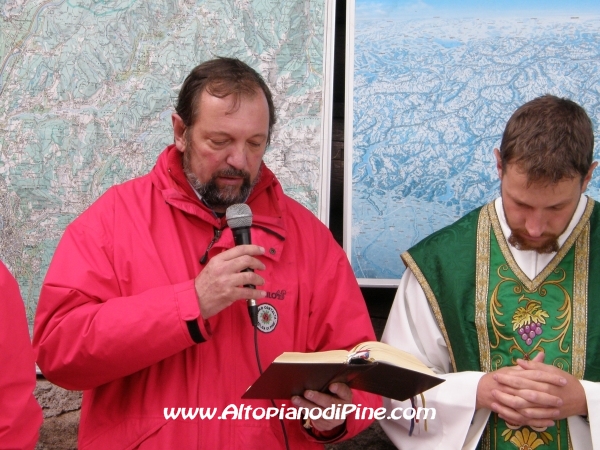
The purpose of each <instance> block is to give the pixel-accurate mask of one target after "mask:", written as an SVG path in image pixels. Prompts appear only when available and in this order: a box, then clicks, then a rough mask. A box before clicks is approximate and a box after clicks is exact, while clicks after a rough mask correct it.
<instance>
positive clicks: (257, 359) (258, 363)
mask: <svg viewBox="0 0 600 450" xmlns="http://www.w3.org/2000/svg"><path fill="white" fill-rule="evenodd" d="M253 328H254V350H255V352H256V364H257V365H258V371H259V372H260V374H261V375H262V374H263V370H262V365H261V364H260V356H259V354H258V326H257V325H254V327H253ZM270 400H271V404H272V405H273V407H274V408H277V405H276V404H275V401H274V400H273V399H270ZM279 423H280V424H281V429H282V430H283V439H284V440H285V448H286V450H290V443H289V442H288V437H287V431H285V423H284V422H283V419H279Z"/></svg>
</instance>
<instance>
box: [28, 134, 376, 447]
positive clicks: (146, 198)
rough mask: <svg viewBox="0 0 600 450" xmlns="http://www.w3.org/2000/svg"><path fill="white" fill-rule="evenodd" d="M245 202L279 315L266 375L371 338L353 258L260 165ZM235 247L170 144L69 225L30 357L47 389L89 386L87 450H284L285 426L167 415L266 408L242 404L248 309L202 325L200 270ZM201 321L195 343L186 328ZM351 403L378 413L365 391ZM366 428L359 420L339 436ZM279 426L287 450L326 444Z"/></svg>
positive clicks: (247, 371) (248, 379)
mask: <svg viewBox="0 0 600 450" xmlns="http://www.w3.org/2000/svg"><path fill="white" fill-rule="evenodd" d="M247 203H248V205H249V206H250V208H251V209H252V211H253V224H252V242H253V243H254V244H258V245H261V246H263V247H264V248H265V249H266V252H265V255H264V256H262V257H261V258H262V261H263V263H264V264H265V265H266V270H264V271H261V272H260V275H261V276H262V277H263V278H264V279H265V280H266V283H265V284H264V285H263V286H261V289H263V290H266V291H267V292H268V297H267V298H265V299H262V300H260V301H259V302H258V303H259V305H261V304H264V303H268V304H269V305H271V306H272V308H273V310H274V311H275V312H276V314H273V315H276V317H277V322H276V324H275V326H274V329H272V330H271V331H269V332H259V333H258V342H259V352H260V359H261V364H262V367H263V369H264V368H266V367H267V366H268V365H269V363H271V361H273V359H275V358H276V357H277V356H279V355H280V354H281V353H282V352H284V351H300V352H314V351H320V350H328V349H340V348H346V349H349V348H351V347H352V346H354V345H355V344H356V343H358V342H361V341H364V340H372V339H374V334H373V329H372V326H371V323H370V319H369V316H368V314H367V310H366V308H365V305H364V301H363V299H362V296H361V293H360V289H359V287H358V285H357V283H356V280H355V278H354V275H353V273H352V270H351V268H350V266H349V264H348V261H347V258H346V256H345V254H344V253H343V251H342V250H341V248H340V247H339V246H338V245H337V243H336V242H335V241H334V240H333V238H332V237H331V234H330V232H329V230H328V229H327V228H326V227H325V226H324V225H323V224H322V223H321V222H319V221H318V220H317V219H316V218H315V217H314V216H313V214H311V213H310V212H309V211H308V210H306V209H305V208H304V207H303V206H301V205H300V204H298V203H297V202H295V201H294V200H292V199H290V198H289V197H287V196H286V195H284V193H283V191H282V189H281V186H280V185H279V182H278V181H277V179H276V178H275V176H274V175H273V174H272V173H271V171H269V170H268V169H267V168H266V167H265V166H264V165H263V170H262V175H261V179H260V180H259V182H258V184H257V185H256V186H255V188H254V189H253V192H252V194H251V196H250V198H249V199H248V201H247ZM219 230H222V232H221V231H219ZM216 234H220V237H219V238H218V240H217V241H216V242H215V243H214V245H212V247H210V245H209V244H210V242H211V240H213V237H214V236H215V235H216ZM233 245H234V243H233V237H232V233H231V230H230V229H229V228H227V227H226V221H225V219H219V218H217V217H215V215H214V214H213V213H212V211H210V210H209V209H208V208H206V207H205V206H204V205H203V204H202V202H200V201H199V200H198V198H197V197H196V196H195V194H194V192H193V191H192V189H191V188H190V186H189V184H188V183H187V180H186V179H185V176H184V174H183V170H182V168H181V153H180V152H178V151H177V150H176V148H175V147H174V146H169V147H168V148H167V149H166V150H165V151H164V152H163V153H162V154H161V155H160V156H159V158H158V161H157V164H156V166H155V167H154V169H153V170H152V171H151V172H150V174H148V175H146V176H143V177H141V178H138V179H135V180H132V181H129V182H127V183H124V184H122V185H119V186H116V187H113V188H111V189H109V190H108V191H107V192H106V193H105V194H104V195H103V196H102V197H101V198H100V199H99V200H98V201H96V202H95V203H94V204H93V205H92V206H91V207H90V208H89V209H88V210H87V211H85V212H84V213H83V214H82V215H81V216H80V217H79V218H78V219H76V220H75V221H74V222H73V223H72V224H71V225H69V226H68V227H67V229H66V231H65V234H64V236H63V238H62V239H61V241H60V244H59V245H58V248H57V250H56V253H55V255H54V258H53V260H52V263H51V265H50V268H49V270H48V274H47V276H46V279H45V281H44V285H43V287H42V292H41V297H40V301H39V306H38V310H37V314H36V320H35V333H34V347H35V348H36V349H37V350H38V352H39V360H38V364H39V366H40V368H41V369H42V371H43V373H44V375H45V376H46V377H47V378H48V379H49V380H50V381H52V382H54V383H56V384H58V385H60V386H63V387H65V388H68V389H77V390H85V392H84V395H83V404H82V411H81V423H80V427H79V448H80V449H96V448H97V449H107V448H110V449H121V448H122V449H131V448H140V449H167V448H178V449H197V448H208V449H234V448H244V449H253V448H269V449H271V448H283V447H284V439H283V432H282V429H281V424H280V423H279V420H277V419H271V420H253V419H249V420H245V419H243V418H242V419H232V418H228V419H225V420H217V419H216V418H214V419H212V420H208V419H204V420H200V419H199V418H196V419H182V418H181V417H179V418H178V419H177V420H167V419H165V415H164V410H165V408H168V409H169V410H170V408H179V407H182V408H183V407H185V408H196V407H202V408H211V409H212V408H217V411H218V412H219V413H220V412H222V411H223V410H225V408H226V407H227V406H228V405H230V404H234V405H242V404H244V405H251V406H252V407H254V408H256V407H263V408H267V407H270V406H272V405H271V403H270V401H265V400H250V401H248V400H244V401H243V400H241V398H240V397H241V396H242V394H243V393H244V392H245V391H246V389H247V388H248V387H249V386H250V385H251V384H252V383H253V382H254V381H255V380H256V378H257V377H258V376H259V371H258V368H257V362H256V356H255V349H254V341H253V328H252V326H251V324H250V320H249V317H248V312H247V309H246V302H245V301H239V302H235V303H234V304H233V305H231V306H230V307H228V308H226V309H225V310H223V311H221V312H220V313H218V314H217V315H215V316H213V317H211V318H209V319H208V320H203V319H202V318H201V317H200V311H199V306H198V300H197V298H196V292H195V289H194V278H195V277H196V276H197V274H198V273H199V272H200V271H201V270H202V268H203V265H202V264H201V263H200V262H199V261H200V259H201V258H202V256H203V255H204V254H205V252H207V249H208V256H209V258H210V257H212V256H214V255H216V254H218V253H220V252H222V251H224V250H226V249H229V248H231V247H233ZM273 310H271V311H273ZM196 319H197V323H198V326H199V329H200V333H201V337H200V336H198V338H199V340H201V341H202V342H200V343H198V344H197V343H195V342H194V340H193V339H192V337H191V335H190V331H189V330H188V324H187V322H189V321H194V320H196ZM354 402H355V403H361V404H362V405H363V406H370V407H374V408H376V407H379V406H380V404H381V400H380V398H379V397H377V396H373V395H370V394H365V393H363V392H359V391H355V392H354ZM276 403H277V404H278V405H281V404H286V408H287V407H289V406H291V404H290V402H289V401H276ZM231 408H232V407H230V409H229V411H231ZM217 415H218V414H217ZM230 417H231V416H230ZM370 422H371V421H369V420H355V419H354V415H352V416H351V418H350V419H349V420H348V422H347V430H348V433H347V434H346V436H345V437H350V436H353V435H355V434H356V433H358V432H359V431H361V430H362V429H364V428H365V427H366V426H368V425H369V423H370ZM285 426H286V431H287V435H288V439H289V441H290V448H292V449H294V448H313V447H315V448H321V444H318V443H316V441H315V440H314V439H312V438H311V437H310V436H308V434H307V433H306V432H305V431H304V430H303V428H302V427H301V424H300V421H298V420H286V421H285Z"/></svg>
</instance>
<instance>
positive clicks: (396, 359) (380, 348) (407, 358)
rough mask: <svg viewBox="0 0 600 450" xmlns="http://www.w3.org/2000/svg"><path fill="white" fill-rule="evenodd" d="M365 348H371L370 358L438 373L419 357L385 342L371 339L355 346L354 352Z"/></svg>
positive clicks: (407, 367)
mask: <svg viewBox="0 0 600 450" xmlns="http://www.w3.org/2000/svg"><path fill="white" fill-rule="evenodd" d="M364 350H369V352H370V356H369V358H370V359H373V360H375V361H381V362H388V363H390V364H393V365H395V366H399V367H404V368H406V369H409V370H414V371H416V372H421V373H425V374H427V375H433V376H436V374H435V373H434V372H433V371H432V370H431V369H430V368H429V367H427V366H426V365H425V364H423V363H422V362H421V361H419V359H418V358H417V357H416V356H414V355H411V354H410V353H407V352H405V351H403V350H400V349H397V348H396V347H392V346H391V345H388V344H385V343H383V342H376V341H369V342H362V343H360V344H358V345H357V346H356V347H354V348H353V349H352V351H351V353H352V352H360V351H364Z"/></svg>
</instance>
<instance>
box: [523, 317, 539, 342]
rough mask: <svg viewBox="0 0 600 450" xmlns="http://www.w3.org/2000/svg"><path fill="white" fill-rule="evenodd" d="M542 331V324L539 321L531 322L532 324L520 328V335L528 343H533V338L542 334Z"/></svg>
mask: <svg viewBox="0 0 600 450" xmlns="http://www.w3.org/2000/svg"><path fill="white" fill-rule="evenodd" d="M542 331H543V329H542V324H539V323H537V322H531V323H530V324H528V325H525V326H524V327H521V328H519V335H520V336H521V339H523V340H524V341H525V343H526V344H527V345H531V343H532V342H533V339H534V338H535V337H536V336H539V335H540V334H542Z"/></svg>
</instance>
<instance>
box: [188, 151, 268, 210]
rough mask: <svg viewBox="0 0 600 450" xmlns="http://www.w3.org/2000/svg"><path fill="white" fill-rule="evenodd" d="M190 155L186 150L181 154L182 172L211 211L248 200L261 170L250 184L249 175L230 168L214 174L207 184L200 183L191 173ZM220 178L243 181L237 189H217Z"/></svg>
mask: <svg viewBox="0 0 600 450" xmlns="http://www.w3.org/2000/svg"><path fill="white" fill-rule="evenodd" d="M190 154H191V151H190V150H188V149H186V150H185V151H184V152H183V172H184V173H185V176H186V177H187V179H188V181H189V182H190V184H191V185H192V187H193V188H194V190H195V191H196V192H197V193H198V195H200V197H201V198H202V200H203V201H204V202H205V203H206V205H207V206H209V207H210V208H212V209H227V208H228V207H229V206H231V205H235V204H236V203H244V202H245V201H246V200H247V199H248V196H249V195H250V192H252V188H254V186H255V185H256V182H257V181H258V180H259V179H260V173H261V170H259V171H258V174H257V175H256V178H255V179H254V182H250V173H248V172H246V171H245V170H238V169H234V168H233V167H231V168H229V169H224V170H220V171H218V172H215V173H214V174H213V175H212V177H211V179H210V180H208V182H206V183H202V182H201V181H200V180H199V179H198V177H197V176H196V174H195V173H194V172H193V171H192V163H191V157H190ZM261 168H262V166H261ZM220 176H226V177H227V176H228V177H232V176H233V177H242V178H243V179H244V181H243V182H242V185H241V186H240V187H239V188H238V187H237V186H225V187H223V188H219V187H218V186H217V182H216V180H217V178H218V177H220Z"/></svg>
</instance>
